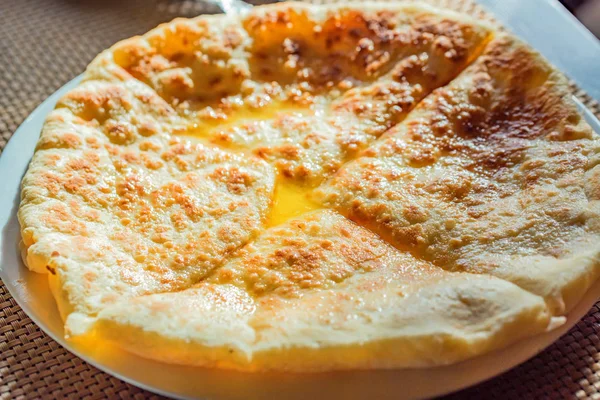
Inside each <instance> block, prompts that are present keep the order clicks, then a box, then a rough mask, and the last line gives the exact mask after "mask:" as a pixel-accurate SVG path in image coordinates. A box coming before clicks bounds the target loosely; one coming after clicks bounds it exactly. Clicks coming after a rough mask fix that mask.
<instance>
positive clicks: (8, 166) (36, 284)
mask: <svg viewBox="0 0 600 400" xmlns="http://www.w3.org/2000/svg"><path fill="white" fill-rule="evenodd" d="M79 81H80V78H76V79H74V80H72V81H71V82H69V83H68V84H66V85H65V86H63V87H62V88H61V89H60V90H59V91H57V92H56V93H54V94H53V95H52V96H51V97H50V98H48V99H47V100H46V101H44V102H43V103H42V104H41V105H40V106H39V107H38V108H37V109H36V110H35V111H34V112H33V113H32V114H31V115H30V116H29V117H28V118H27V119H26V120H25V122H23V124H22V125H21V126H20V127H19V129H18V130H17V131H16V132H15V134H14V135H13V137H12V138H11V139H10V142H9V143H8V145H7V146H6V148H5V150H4V152H3V154H2V157H0V182H1V185H0V189H1V190H0V278H2V280H3V281H4V284H5V285H6V287H7V288H8V290H9V291H10V293H11V294H12V296H13V297H14V298H15V300H16V301H17V303H19V305H20V306H21V307H22V308H23V310H24V311H25V312H26V313H27V314H28V315H29V316H30V317H31V319H32V320H33V321H35V322H36V323H37V324H38V325H39V326H40V327H41V328H42V330H44V331H45V332H46V333H47V334H48V335H50V336H51V337H52V338H53V339H54V340H56V341H57V342H59V343H60V344H61V345H62V346H64V347H65V348H67V349H68V350H69V351H71V352H72V353H74V354H76V355H77V356H79V357H81V358H82V359H84V360H85V361H87V362H89V363H90V364H92V365H94V366H96V367H97V368H99V369H101V370H103V371H105V372H108V373H109V374H112V375H114V376H116V377H117V378H120V379H122V380H124V381H127V382H129V383H131V384H133V385H136V386H139V387H141V388H144V389H148V390H150V391H153V392H156V393H159V394H163V395H168V396H172V397H178V398H219V399H240V398H244V399H248V398H257V399H263V398H265V399H266V398H286V399H303V400H304V399H307V398H308V399H310V398H325V397H329V398H344V399H353V398H357V399H358V398H376V399H384V398H394V399H398V398H424V397H432V396H437V395H441V394H445V393H449V392H453V391H456V390H459V389H462V388H465V387H467V386H470V385H473V384H476V383H478V382H481V381H483V380H485V379H489V378H491V377H493V376H496V375H498V374H500V373H502V372H504V371H506V370H508V369H510V368H512V367H514V366H516V365H518V364H520V363H522V362H524V361H526V360H527V359H529V358H531V357H533V356H534V355H536V354H537V353H539V352H540V351H542V350H543V349H544V348H546V347H548V346H549V345H550V344H552V343H553V342H554V341H556V340H557V339H558V338H559V337H560V336H561V335H563V334H564V333H566V332H567V330H568V329H569V328H571V327H572V326H573V325H575V323H576V322H577V321H579V320H580V319H581V318H582V317H583V316H584V315H585V314H586V313H587V311H588V310H589V309H590V308H591V307H592V306H593V305H594V303H595V302H596V300H597V299H598V298H599V297H600V281H599V282H597V283H596V284H595V285H594V286H593V287H592V289H591V290H590V291H589V292H588V293H587V294H586V296H585V298H584V299H583V300H582V301H581V303H580V304H579V305H578V306H577V307H576V308H575V309H574V310H573V311H572V312H571V313H570V314H569V316H568V319H567V323H566V324H565V325H563V326H562V327H560V328H559V329H556V330H554V331H552V332H549V333H546V334H543V335H540V336H537V337H534V338H530V339H528V340H524V341H521V342H519V343H516V344H514V345H513V346H511V347H508V348H506V349H503V350H500V351H497V352H494V353H490V354H487V355H485V356H482V357H479V358H476V359H473V360H469V361H466V362H462V363H459V364H455V365H451V366H448V367H439V368H429V369H410V370H387V371H350V372H335V373H321V374H296V375H294V374H282V373H268V374H246V373H239V372H230V371H219V370H210V369H203V368H193V367H183V366H176V365H168V364H163V363H159V362H155V361H150V360H146V359H143V358H141V357H137V356H134V355H132V354H129V353H127V352H124V351H122V350H119V349H117V348H114V347H113V346H110V345H108V344H106V343H103V342H97V343H89V342H88V343H77V342H72V341H66V340H65V339H64V338H63V324H62V321H61V319H60V316H59V314H58V310H57V308H56V305H55V302H54V298H53V297H52V295H51V294H50V290H49V288H48V284H47V280H46V275H38V274H35V273H32V272H29V270H27V268H26V267H25V265H24V264H23V262H22V261H21V257H20V254H19V249H18V243H19V239H20V233H19V223H18V221H17V216H16V214H17V208H18V204H19V190H20V182H21V178H22V176H23V174H24V173H25V171H26V169H27V165H28V163H29V160H30V159H31V156H32V154H33V150H34V148H35V144H36V142H37V140H38V136H39V133H40V130H41V127H42V125H43V123H44V119H45V117H46V115H47V114H48V113H49V112H50V111H51V110H52V109H53V108H54V104H55V103H56V101H57V100H58V98H59V97H60V96H62V95H63V94H64V93H65V92H66V91H68V90H69V89H71V88H73V87H74V86H76V85H77V83H78V82H79ZM578 104H579V106H580V107H581V109H582V111H583V112H584V114H585V115H586V119H587V120H588V121H589V122H590V124H592V126H593V127H594V129H596V131H597V132H600V122H599V121H598V120H597V119H596V118H595V117H594V116H593V115H592V114H591V113H590V112H589V111H588V110H586V109H585V108H584V107H583V106H582V105H581V103H580V102H578Z"/></svg>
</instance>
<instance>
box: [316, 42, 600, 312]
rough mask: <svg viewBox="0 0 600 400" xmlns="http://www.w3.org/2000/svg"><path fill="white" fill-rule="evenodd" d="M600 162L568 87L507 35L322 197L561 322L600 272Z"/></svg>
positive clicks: (420, 253)
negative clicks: (525, 293) (488, 277)
mask: <svg viewBox="0 0 600 400" xmlns="http://www.w3.org/2000/svg"><path fill="white" fill-rule="evenodd" d="M599 152H600V140H599V138H598V135H597V134H595V133H593V132H592V130H591V129H590V127H589V126H588V125H587V123H586V122H585V121H584V120H583V117H582V116H581V115H580V114H579V112H578V111H577V108H576V106H575V104H574V103H573V101H572V100H571V95H570V94H569V92H568V89H567V82H566V79H565V78H564V76H563V75H562V74H560V73H559V72H558V71H556V70H555V69H554V68H552V67H551V66H550V65H548V64H547V63H546V62H544V60H543V59H541V57H540V56H539V55H538V54H537V53H535V52H533V51H532V50H530V49H529V48H528V47H526V46H525V45H524V44H522V43H520V42H518V41H516V40H514V39H512V38H510V37H508V36H500V37H498V38H496V39H494V41H493V42H492V43H490V44H489V45H488V47H487V49H486V51H485V53H484V54H483V55H482V56H481V57H479V58H478V59H477V60H476V61H475V62H474V63H473V65H471V66H470V67H469V68H468V69H467V70H466V71H465V72H464V73H462V74H461V75H460V76H459V77H458V78H457V79H455V80H454V81H453V82H452V83H450V84H449V85H448V86H446V87H444V88H440V89H438V90H437V91H435V92H434V93H433V94H432V95H431V96H429V97H428V98H427V99H425V100H424V101H423V102H422V103H421V104H420V105H419V107H418V108H417V109H415V110H414V111H413V113H412V114H411V115H410V117H409V118H408V119H407V120H405V121H404V122H403V123H402V124H400V125H398V126H396V127H395V128H393V129H391V130H390V131H389V132H388V133H387V134H386V135H385V136H384V137H382V138H381V139H380V140H379V141H378V142H376V143H374V145H373V146H371V147H370V148H369V149H368V150H366V151H365V153H364V154H363V155H362V156H361V157H359V158H358V159H356V160H354V161H352V162H351V163H349V164H347V165H346V166H344V168H343V169H342V170H341V171H339V172H338V174H337V175H336V176H335V177H334V178H333V179H331V181H329V182H327V183H326V184H325V185H323V187H322V188H320V189H319V190H318V193H317V194H316V195H317V196H318V197H319V198H320V199H321V201H323V202H324V203H326V204H328V205H329V206H332V207H334V208H336V209H338V210H339V211H340V212H342V213H343V214H344V215H346V216H348V217H349V218H351V219H353V220H354V221H357V222H358V223H360V224H363V225H364V226H368V227H369V228H370V229H373V230H374V231H376V232H378V233H379V234H380V235H382V236H383V237H385V238H386V239H387V240H388V241H390V242H391V243H393V244H394V245H395V246H397V247H398V248H402V249H405V250H406V251H410V252H411V253H413V254H414V255H415V256H417V257H419V258H422V259H425V260H429V261H431V262H433V263H434V264H435V265H437V266H439V267H441V268H444V269H446V270H450V271H467V272H473V273H480V274H492V275H495V276H498V277H500V278H503V279H506V280H509V281H511V282H514V283H516V284H518V285H519V286H521V287H523V288H525V289H527V290H529V291H531V292H533V293H535V294H538V295H540V296H543V297H544V298H545V299H546V301H547V302H548V304H549V306H550V307H551V308H552V310H553V312H554V313H555V314H562V313H565V312H568V311H569V310H570V309H571V308H572V307H573V306H574V305H575V304H576V303H577V301H579V299H580V298H581V296H583V294H584V293H585V291H586V290H587V289H588V288H589V287H590V285H591V284H592V283H593V282H594V281H595V280H596V279H597V278H598V274H599V273H600V269H599V257H600V240H599V239H600V215H599V213H598V212H599V211H600V208H598V207H599V205H600V203H599V202H598V199H599V198H600V197H598V196H599V195H600V192H599V191H598V189H597V186H598V173H599V171H600V169H598V167H597V163H598V161H597V160H600V158H599V157H600V154H599Z"/></svg>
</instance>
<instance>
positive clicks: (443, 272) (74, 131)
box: [19, 3, 600, 371]
mask: <svg viewBox="0 0 600 400" xmlns="http://www.w3.org/2000/svg"><path fill="white" fill-rule="evenodd" d="M599 149H600V141H599V140H598V136H597V135H596V134H595V133H594V132H592V130H591V129H590V127H589V126H588V125H587V124H586V123H585V121H584V120H583V118H582V116H581V115H580V114H579V113H578V111H577V109H576V106H575V104H574V103H573V101H572V100H571V96H570V94H569V91H568V87H567V83H566V79H565V78H564V76H563V75H562V74H561V73H560V72H558V71H557V70H556V69H555V68H553V67H552V66H551V65H549V64H548V63H547V62H546V61H545V60H544V59H543V58H542V57H541V56H540V55H538V54H537V53H536V52H535V51H533V50H531V49H530V48H528V47H527V46H526V45H524V44H523V43H521V42H520V41H519V40H517V39H515V38H513V37H511V36H509V35H507V34H504V33H500V32H497V31H496V30H495V29H494V28H493V27H491V26H487V25H485V24H482V23H480V22H477V21H474V20H472V19H471V18H469V17H467V16H464V15H461V14H457V13H454V12H450V11H444V10H440V9H436V8H431V7H428V6H423V5H417V4H410V3H400V4H393V5H392V4H383V3H382V4H377V3H366V4H360V5H348V6H340V5H332V6H310V5H306V4H300V3H280V4H277V5H270V6H261V7H256V8H255V9H253V10H252V11H251V12H250V13H248V14H246V15H243V16H224V15H220V16H201V17H198V18H195V19H189V20H186V19H178V20H175V21H173V22H171V23H168V24H164V25H161V26H159V27H158V28H156V29H154V30H152V31H150V32H149V33H147V34H145V35H143V36H140V37H136V38H132V39H127V40H125V41H123V42H120V43H118V44H116V45H115V46H113V47H112V48H111V49H109V50H107V51H105V52H103V53H102V54H100V55H99V56H98V57H97V58H96V59H95V60H94V61H93V62H92V63H91V64H90V66H89V67H88V69H87V71H86V72H85V74H84V77H83V81H82V83H81V84H80V85H79V86H78V87H77V88H76V89H74V90H72V91H71V92H69V93H68V94H67V95H66V96H65V97H63V98H62V99H61V100H60V101H59V103H58V104H57V107H56V109H55V110H54V111H53V112H52V113H51V114H50V115H49V116H48V118H47V121H46V123H45V125H44V128H43V131H42V134H41V137H40V140H39V142H38V145H37V148H36V152H35V154H34V157H33V159H32V161H31V164H30V167H29V170H28V172H27V174H26V175H25V177H24V179H23V190H22V201H21V204H20V207H19V220H20V223H21V228H22V239H23V258H24V260H25V262H26V264H27V266H28V267H29V268H30V269H31V270H33V271H35V272H39V273H47V274H48V277H49V282H50V287H51V289H52V291H53V294H54V297H55V298H56V301H57V303H58V307H59V310H60V312H61V315H62V317H63V318H64V319H65V332H66V335H67V336H82V337H85V335H88V334H90V333H91V332H93V333H94V334H96V335H98V336H99V337H101V338H104V339H107V340H111V341H114V342H115V343H117V344H118V345H120V346H122V347H124V348H126V349H128V350H130V351H132V352H135V353H137V354H140V355H142V356H144V357H149V358H154V359H158V360H162V361H165V362H172V363H181V364H189V365H202V366H214V367H219V368H233V369H242V370H267V369H273V370H289V371H323V370H332V369H353V368H395V367H414V366H419V367H425V366H432V365H441V364H448V363H453V362H458V361H460V360H464V359H466V358H469V357H473V356H476V355H479V354H482V353H485V352H489V351H491V350H494V349H497V348H500V347H503V346H506V345H507V344H510V343H513V342H515V341H517V340H519V339H521V338H524V337H527V336H531V335H535V334H538V333H541V332H544V331H546V330H548V329H552V328H553V327H555V326H557V325H558V324H560V323H561V322H562V321H563V320H564V315H565V314H566V313H567V312H569V310H570V309H571V308H572V307H573V306H574V305H575V304H576V303H577V301H578V300H579V299H580V298H581V296H582V295H583V293H585V291H586V290H587V289H588V288H589V287H590V286H591V284H592V283H593V282H594V281H595V280H596V279H597V277H598V273H599V271H600V265H599V264H600V263H599V261H598V253H599V245H598V243H600V241H599V240H598V239H599V236H600V216H599V211H600V209H599V206H598V204H600V203H599V202H598V201H597V200H598V198H599V197H600V190H599V189H597V188H596V186H598V185H597V184H596V182H598V174H600V172H599V171H600V169H598V167H597V166H596V164H597V162H596V160H600V158H599V156H598V155H597V153H598V150H599Z"/></svg>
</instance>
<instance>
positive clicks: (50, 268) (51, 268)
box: [46, 265, 56, 275]
mask: <svg viewBox="0 0 600 400" xmlns="http://www.w3.org/2000/svg"><path fill="white" fill-rule="evenodd" d="M46 269H47V270H48V272H50V273H51V274H52V275H56V269H54V268H53V267H51V266H49V265H46Z"/></svg>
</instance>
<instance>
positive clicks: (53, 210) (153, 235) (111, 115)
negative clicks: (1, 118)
mask: <svg viewBox="0 0 600 400" xmlns="http://www.w3.org/2000/svg"><path fill="white" fill-rule="evenodd" d="M174 114H175V113H174V111H173V109H172V108H171V107H170V106H168V105H167V104H166V103H165V102H164V101H163V100H162V99H160V98H159V97H158V96H157V95H156V93H154V92H153V91H151V90H150V89H149V88H147V87H146V86H144V85H143V84H141V83H139V82H137V81H135V80H127V81H124V82H121V83H119V84H115V83H112V82H103V81H89V82H86V83H84V84H83V85H81V86H80V87H79V88H77V89H75V90H74V91H72V92H70V93H69V94H67V95H66V97H65V98H64V99H62V100H61V101H60V102H59V104H58V106H57V109H56V110H55V111H53V112H52V113H51V114H50V115H49V116H48V119H47V121H46V124H45V126H44V129H43V131H42V135H41V138H40V141H39V143H38V146H37V149H36V152H35V155H34V157H33V160H32V161H31V164H30V166H29V170H28V171H27V174H26V176H25V178H24V179H23V190H22V196H21V205H20V207H19V221H20V223H21V228H22V231H21V232H22V237H23V244H24V247H25V253H24V258H25V261H26V264H27V265H28V267H29V268H30V269H31V270H33V271H36V272H42V273H49V274H50V275H49V277H50V279H51V286H52V288H53V289H54V294H55V297H56V298H57V301H58V304H59V309H60V311H61V314H62V315H63V317H64V318H66V332H67V334H69V335H70V334H78V333H83V332H85V331H86V330H87V329H88V328H89V323H91V322H92V321H93V318H94V317H95V315H96V314H97V313H98V311H100V310H101V309H102V308H104V307H106V305H107V304H111V303H113V302H114V301H116V300H118V299H121V298H129V297H133V296H138V295H142V294H147V293H156V292H164V291H172V290H180V289H183V288H186V287H189V286H190V285H191V284H193V283H196V282H197V281H198V280H199V279H201V278H202V277H203V276H205V275H206V274H208V273H209V272H210V271H212V270H213V269H214V268H217V267H219V266H220V265H222V264H223V262H224V261H225V260H226V258H227V256H228V255H229V254H231V253H232V252H234V251H235V250H237V249H239V248H240V247H242V246H243V245H244V244H246V243H248V242H249V241H250V240H251V239H253V238H254V237H255V236H257V235H258V233H259V232H260V229H261V227H262V224H263V222H264V221H265V220H266V218H267V216H268V213H269V205H270V203H271V198H272V193H273V190H274V179H275V173H274V171H273V170H272V168H270V167H269V166H268V165H267V164H266V163H264V162H263V161H261V160H259V159H256V158H250V159H246V158H244V157H241V156H239V155H234V154H230V153H225V152H223V151H221V150H218V149H214V148H208V147H205V146H203V145H202V144H199V143H191V142H189V141H186V140H181V139H179V138H178V137H173V136H171V135H170V133H168V132H170V131H171V130H172V129H173V126H172V125H171V122H172V121H171V118H173V116H174Z"/></svg>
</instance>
